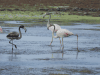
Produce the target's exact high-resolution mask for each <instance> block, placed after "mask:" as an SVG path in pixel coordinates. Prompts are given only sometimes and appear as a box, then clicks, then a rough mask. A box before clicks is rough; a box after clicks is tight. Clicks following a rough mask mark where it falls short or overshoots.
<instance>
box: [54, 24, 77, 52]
mask: <svg viewBox="0 0 100 75" xmlns="http://www.w3.org/2000/svg"><path fill="white" fill-rule="evenodd" d="M52 26H54V30H55V25H52ZM54 30H53V33H52V37H53V38H59V37H61V38H62V45H61V46H64V45H63V38H64V37H68V36H71V35H74V34H73V33H72V32H70V31H69V30H67V29H59V30H58V31H57V32H56V36H54ZM75 36H77V50H78V35H77V34H76V35H75Z"/></svg>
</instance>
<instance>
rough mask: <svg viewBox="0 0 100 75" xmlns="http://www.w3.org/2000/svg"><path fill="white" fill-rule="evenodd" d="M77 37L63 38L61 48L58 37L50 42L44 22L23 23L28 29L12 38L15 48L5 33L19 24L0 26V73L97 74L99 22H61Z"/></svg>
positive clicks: (30, 74)
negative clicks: (16, 37) (65, 23)
mask: <svg viewBox="0 0 100 75" xmlns="http://www.w3.org/2000/svg"><path fill="white" fill-rule="evenodd" d="M61 27H62V28H65V29H68V30H70V31H71V32H73V33H74V34H78V36H79V37H78V38H79V39H78V50H79V51H80V52H77V37H76V36H70V37H67V38H64V48H63V47H62V46H61V45H60V41H59V39H58V38H57V39H54V41H53V43H52V45H51V46H50V42H51V36H52V33H51V31H49V30H47V28H46V26H45V25H43V26H31V27H28V26H26V29H27V32H26V33H25V32H24V30H21V32H22V38H21V39H20V40H14V41H13V43H14V44H16V45H17V49H16V48H15V47H13V49H14V50H13V53H12V45H11V44H9V39H7V38H6V35H7V34H8V33H9V32H12V31H18V26H16V27H9V26H8V27H7V26H4V27H3V26H2V28H3V33H0V75H6V74H7V75H14V74H15V75H33V74H35V75H37V74H41V75H44V74H46V75H53V74H68V75H82V74H85V75H94V74H95V75H99V74H100V60H99V59H100V41H99V40H100V25H99V24H96V25H94V24H92V25H89V24H84V23H75V25H71V26H61Z"/></svg>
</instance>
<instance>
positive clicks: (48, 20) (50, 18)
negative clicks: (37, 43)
mask: <svg viewBox="0 0 100 75" xmlns="http://www.w3.org/2000/svg"><path fill="white" fill-rule="evenodd" d="M50 19H51V14H50V15H49V20H48V24H50Z"/></svg>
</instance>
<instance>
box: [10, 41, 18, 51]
mask: <svg viewBox="0 0 100 75" xmlns="http://www.w3.org/2000/svg"><path fill="white" fill-rule="evenodd" d="M11 41H12V43H11ZM9 43H10V44H12V50H13V45H14V46H15V48H17V46H16V45H15V44H13V40H12V39H11V40H10V41H9Z"/></svg>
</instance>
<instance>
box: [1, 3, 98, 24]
mask: <svg viewBox="0 0 100 75" xmlns="http://www.w3.org/2000/svg"><path fill="white" fill-rule="evenodd" d="M22 5H23V6H21V7H19V6H16V5H11V6H12V8H9V9H15V8H19V9H24V10H26V11H0V20H1V21H4V20H7V21H9V20H10V21H11V20H15V21H32V20H34V19H35V20H36V19H41V20H43V21H44V20H46V19H48V18H49V16H46V17H45V18H44V19H43V14H44V13H45V11H37V10H36V8H37V7H38V6H39V5H38V4H36V6H34V7H30V6H29V5H28V4H22ZM0 7H2V6H0ZM24 7H25V8H24ZM41 7H43V8H46V6H44V5H43V4H41ZM48 7H50V8H57V7H58V6H53V7H52V6H48ZM59 7H62V6H59ZM6 9H8V8H6ZM27 10H28V11H27ZM59 13H60V14H59ZM68 14H69V13H68V12H58V14H57V13H56V12H53V14H52V15H51V21H52V22H59V23H60V24H63V23H64V24H65V23H70V22H81V23H100V17H92V16H78V15H68Z"/></svg>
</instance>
